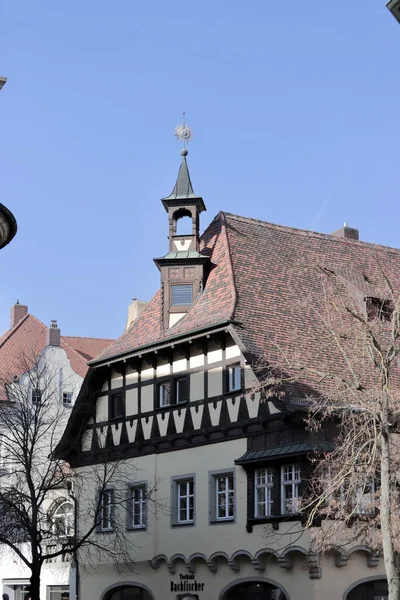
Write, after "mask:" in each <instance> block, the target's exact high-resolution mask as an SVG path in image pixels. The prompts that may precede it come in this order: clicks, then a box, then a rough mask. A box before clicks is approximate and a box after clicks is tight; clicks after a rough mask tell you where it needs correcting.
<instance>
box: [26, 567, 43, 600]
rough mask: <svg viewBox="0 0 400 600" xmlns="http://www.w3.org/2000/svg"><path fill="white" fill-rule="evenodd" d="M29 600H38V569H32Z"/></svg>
mask: <svg viewBox="0 0 400 600" xmlns="http://www.w3.org/2000/svg"><path fill="white" fill-rule="evenodd" d="M28 598H29V596H28ZM30 600H40V571H37V572H36V570H35V571H33V570H32V575H31V579H30Z"/></svg>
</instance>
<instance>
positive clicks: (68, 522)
mask: <svg viewBox="0 0 400 600" xmlns="http://www.w3.org/2000/svg"><path fill="white" fill-rule="evenodd" d="M51 520H52V532H53V533H54V534H55V535H65V536H73V535H74V506H73V504H72V502H69V501H68V500H67V501H65V502H63V503H62V504H60V506H58V507H57V509H56V510H55V511H54V513H53V516H52V519H51Z"/></svg>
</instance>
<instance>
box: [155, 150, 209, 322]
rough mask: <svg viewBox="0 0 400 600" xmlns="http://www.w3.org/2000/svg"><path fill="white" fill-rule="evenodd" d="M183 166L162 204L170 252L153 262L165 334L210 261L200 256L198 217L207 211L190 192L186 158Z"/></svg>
mask: <svg viewBox="0 0 400 600" xmlns="http://www.w3.org/2000/svg"><path fill="white" fill-rule="evenodd" d="M187 153H188V151H187V149H186V148H184V149H183V150H181V155H182V162H181V165H180V168H179V172H178V177H177V180H176V183H175V186H174V189H173V190H172V192H171V194H170V195H169V196H168V197H167V198H163V199H162V200H161V201H162V203H163V206H164V208H165V210H166V211H167V213H168V223H169V232H168V239H169V252H168V254H166V255H165V256H163V257H162V258H156V259H154V262H155V263H156V265H157V267H158V268H159V269H160V272H161V293H162V303H163V309H162V329H163V330H167V329H169V328H170V327H172V326H173V325H175V324H176V323H177V322H178V321H180V320H181V319H182V317H184V316H185V314H186V313H187V312H188V310H189V309H190V307H191V306H192V305H193V304H194V302H195V301H196V299H197V297H198V295H199V294H200V293H201V291H202V289H203V285H204V279H205V267H206V265H207V264H208V263H209V258H208V257H207V256H205V255H202V254H201V253H200V213H201V212H203V211H204V210H206V207H205V204H204V201H203V198H201V197H200V196H197V195H196V194H195V193H194V191H193V186H192V182H191V180H190V175H189V169H188V166H187V161H186V156H187ZM186 219H189V220H190V224H191V227H190V228H189V231H186V232H185V233H179V231H178V224H180V221H181V220H186Z"/></svg>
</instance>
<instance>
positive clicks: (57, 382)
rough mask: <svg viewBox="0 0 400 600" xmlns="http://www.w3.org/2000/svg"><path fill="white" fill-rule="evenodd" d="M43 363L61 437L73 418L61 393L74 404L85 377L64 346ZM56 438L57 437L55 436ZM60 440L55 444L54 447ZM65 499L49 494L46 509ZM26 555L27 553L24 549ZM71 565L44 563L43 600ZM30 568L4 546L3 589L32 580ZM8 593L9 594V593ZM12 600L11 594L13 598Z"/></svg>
mask: <svg viewBox="0 0 400 600" xmlns="http://www.w3.org/2000/svg"><path fill="white" fill-rule="evenodd" d="M39 361H40V364H41V365H42V366H44V365H45V367H46V377H45V381H42V382H41V384H42V385H45V386H46V389H47V392H48V393H49V394H50V396H49V397H50V398H51V403H53V408H52V406H51V405H50V407H49V411H52V410H54V414H56V412H57V411H62V413H63V414H62V419H61V421H60V425H59V434H58V438H60V437H61V435H62V431H63V429H64V427H65V425H66V423H67V420H68V418H69V416H70V408H69V407H63V406H62V393H63V392H71V393H72V395H73V396H72V401H73V403H74V402H75V400H76V398H77V396H78V393H79V389H80V386H81V385H82V381H83V379H82V377H80V375H78V374H77V373H75V372H74V371H73V369H72V368H71V364H70V361H69V359H68V356H67V354H66V352H65V350H63V349H62V348H61V347H58V346H48V347H47V348H45V349H44V350H43V352H42V354H41V357H40V359H39ZM20 382H21V385H26V386H27V385H29V376H28V375H27V374H25V375H22V376H21V378H20ZM56 437H57V436H56ZM56 442H57V439H56V440H55V441H54V445H55V443H56ZM42 451H43V461H44V462H45V461H46V459H47V456H48V454H49V452H50V451H51V447H50V439H49V442H48V445H47V446H46V444H45V443H44V444H43V448H42ZM60 495H62V496H65V494H64V493H61V492H58V491H56V492H54V494H52V495H51V496H50V495H49V497H48V500H47V503H46V504H47V506H46V507H45V508H46V509H49V508H50V506H51V505H52V503H53V502H54V501H55V500H56V499H57V498H59V497H60ZM24 552H25V553H27V552H28V550H24ZM69 568H70V567H69V563H60V564H57V563H55V564H50V565H47V564H45V565H44V566H43V570H42V581H41V600H46V597H47V596H46V589H47V586H50V585H67V584H68V581H69ZM29 577H30V572H29V569H27V567H26V566H25V565H24V563H23V562H22V561H21V559H20V558H19V557H18V556H17V555H15V554H14V553H12V552H11V551H8V550H7V549H5V548H4V547H0V589H1V588H2V581H3V579H8V580H10V579H14V578H15V579H21V578H23V579H29ZM8 593H9V592H8ZM10 600H13V599H12V595H10Z"/></svg>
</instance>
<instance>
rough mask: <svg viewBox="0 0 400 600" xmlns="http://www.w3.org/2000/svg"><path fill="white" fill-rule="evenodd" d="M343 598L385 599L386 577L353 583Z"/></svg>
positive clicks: (355, 599)
mask: <svg viewBox="0 0 400 600" xmlns="http://www.w3.org/2000/svg"><path fill="white" fill-rule="evenodd" d="M345 598H346V600H387V599H388V586H387V581H386V579H374V580H372V581H371V580H370V581H364V582H362V583H359V584H358V585H357V584H355V586H354V587H353V588H352V589H351V590H350V591H349V592H348V593H347V595H346V596H345Z"/></svg>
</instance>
